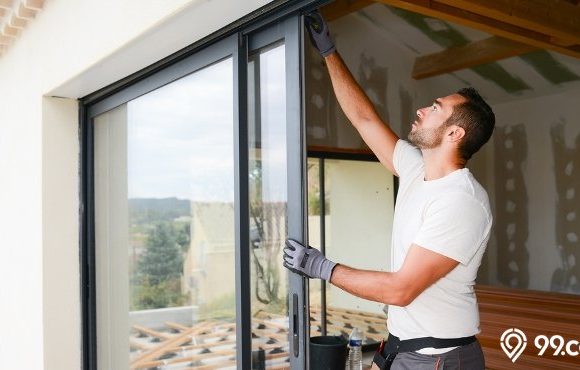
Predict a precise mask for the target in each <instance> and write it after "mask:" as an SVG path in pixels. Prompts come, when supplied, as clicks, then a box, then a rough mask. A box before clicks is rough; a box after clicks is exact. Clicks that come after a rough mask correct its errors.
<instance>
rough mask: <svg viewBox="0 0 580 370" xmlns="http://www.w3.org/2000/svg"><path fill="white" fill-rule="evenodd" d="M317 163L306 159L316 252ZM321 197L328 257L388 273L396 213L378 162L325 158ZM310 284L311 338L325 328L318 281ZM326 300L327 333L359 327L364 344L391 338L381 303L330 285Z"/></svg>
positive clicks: (390, 180)
mask: <svg viewBox="0 0 580 370" xmlns="http://www.w3.org/2000/svg"><path fill="white" fill-rule="evenodd" d="M314 161H316V162H314ZM317 162H318V160H312V159H310V160H309V161H308V164H309V166H308V167H309V176H308V181H309V185H308V190H309V192H308V204H309V207H308V221H309V223H308V228H309V237H310V239H309V241H310V244H311V245H312V246H313V247H317V248H318V247H320V245H316V243H317V242H319V240H320V239H321V237H320V235H321V234H320V232H321V230H320V225H321V221H322V220H321V217H322V215H321V213H322V212H320V207H319V205H320V200H319V199H320V198H321V196H320V195H319V191H320V187H319V180H318V178H319V177H318V176H319V175H318V171H319V170H318V168H319V167H318V163H317ZM314 163H316V165H314ZM311 165H312V167H311ZM322 197H323V198H324V199H325V206H324V208H325V212H324V213H325V215H324V224H325V232H324V239H325V245H326V255H327V256H328V258H330V259H331V260H333V261H336V262H343V263H346V264H348V265H350V266H353V267H356V268H360V269H368V270H377V271H387V269H388V266H389V261H390V251H391V228H392V223H393V213H394V193H393V176H392V175H391V174H390V173H389V172H388V171H387V170H386V169H385V168H384V167H383V166H382V165H381V164H380V163H378V162H363V161H351V160H328V159H325V160H324V195H323V196H322ZM369 256H372V258H369ZM310 286H311V292H310V312H311V333H310V334H311V336H316V335H320V333H321V324H322V322H321V320H322V318H321V316H322V315H321V313H322V311H321V310H322V307H321V300H320V289H317V288H316V284H315V283H314V284H313V283H311V284H310ZM326 300H327V302H326V305H327V306H326V324H327V334H328V335H342V336H348V335H350V332H351V331H352V329H353V328H354V327H358V328H359V329H361V330H362V331H363V332H364V334H365V342H364V343H365V344H370V343H374V342H376V341H380V340H381V338H385V337H386V336H387V329H386V315H385V313H384V311H383V305H382V304H380V303H377V302H371V301H366V300H364V299H361V298H357V297H355V296H353V295H351V294H349V293H346V292H344V291H343V290H341V289H339V288H337V287H335V286H333V285H330V284H326Z"/></svg>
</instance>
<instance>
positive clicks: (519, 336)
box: [500, 328, 527, 362]
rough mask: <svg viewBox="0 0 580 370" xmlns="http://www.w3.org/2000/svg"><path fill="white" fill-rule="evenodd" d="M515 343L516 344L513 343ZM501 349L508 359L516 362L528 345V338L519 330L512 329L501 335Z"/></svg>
mask: <svg viewBox="0 0 580 370" xmlns="http://www.w3.org/2000/svg"><path fill="white" fill-rule="evenodd" d="M513 342H515V343H513ZM500 345H501V349H502V350H503V351H504V352H505V354H506V355H507V357H508V358H509V359H510V360H512V362H516V360H517V359H518V357H520V355H521V354H522V352H523V351H524V349H525V348H526V345H527V338H526V335H525V334H524V332H523V331H521V330H520V329H517V328H510V329H508V330H506V331H504V332H503V334H502V335H501V342H500Z"/></svg>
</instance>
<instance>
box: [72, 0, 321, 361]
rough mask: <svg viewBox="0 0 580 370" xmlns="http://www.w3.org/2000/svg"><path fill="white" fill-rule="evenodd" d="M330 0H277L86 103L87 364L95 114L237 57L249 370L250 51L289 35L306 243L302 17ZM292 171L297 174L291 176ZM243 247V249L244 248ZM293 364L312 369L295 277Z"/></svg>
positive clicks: (297, 235)
mask: <svg viewBox="0 0 580 370" xmlns="http://www.w3.org/2000/svg"><path fill="white" fill-rule="evenodd" d="M324 2H326V1H316V0H301V1H274V2H273V3H271V4H269V5H267V6H265V7H264V8H261V9H260V10H258V11H256V12H254V13H252V14H250V15H248V16H246V17H244V18H242V19H241V20H239V21H237V22H236V23H234V24H232V25H229V26H226V27H225V28H224V29H222V30H220V31H218V32H216V33H215V34H212V35H210V36H208V37H207V38H205V39H203V40H200V41H199V42H197V43H195V44H193V45H191V46H189V47H187V48H184V49H183V50H181V51H179V52H177V53H175V54H173V55H171V56H168V57H167V58H165V59H163V60H161V61H159V62H157V63H155V64H153V65H151V66H149V67H147V68H145V69H144V70H142V71H139V72H137V73H135V74H133V75H131V76H128V77H127V78H125V79H123V80H121V81H118V82H116V83H114V84H112V85H110V86H107V87H105V88H103V89H101V90H99V91H97V92H94V93H92V94H90V95H88V96H86V97H84V98H82V99H81V100H80V105H79V106H80V108H79V122H80V128H79V132H80V135H79V140H80V147H81V152H80V160H81V168H80V180H81V184H80V189H81V194H80V198H81V199H80V210H79V216H80V220H81V222H80V224H81V225H80V230H79V232H80V270H81V271H80V274H81V300H82V302H81V307H82V350H81V351H82V369H83V370H97V338H96V332H97V324H96V317H97V312H96V302H95V300H96V289H95V286H96V275H95V224H94V222H95V213H94V211H95V204H94V163H93V161H94V145H93V139H94V133H93V119H94V118H95V117H96V116H98V115H100V114H102V113H104V112H107V111H109V110H111V109H113V108H115V107H117V106H120V105H122V104H125V103H126V102H128V101H130V100H132V99H135V98H137V97H139V96H141V95H144V94H146V93H148V92H150V91H153V90H155V89H157V88H159V87H161V86H164V85H166V84H168V83H171V82H173V81H175V80H177V79H179V78H181V77H184V76H186V75H188V74H191V73H193V72H195V71H197V70H200V69H202V68H204V67H206V66H208V65H211V64H213V63H216V62H219V61H221V60H223V59H225V58H228V57H232V58H233V64H234V97H233V98H234V115H235V116H234V145H235V147H234V156H235V158H234V164H235V171H236V173H235V181H236V182H235V204H236V207H235V209H236V211H235V225H236V239H235V240H236V324H237V325H236V327H237V333H236V334H237V335H236V342H237V343H236V346H237V348H238V349H241V350H239V351H237V355H236V357H237V358H236V359H237V368H238V369H250V368H251V355H252V353H251V307H250V299H249V295H245V296H244V295H243V294H241V292H242V287H249V286H250V285H249V281H250V259H249V253H248V251H249V249H248V248H249V235H248V233H249V216H248V214H249V212H248V209H249V204H248V136H247V134H248V133H247V127H248V125H247V57H248V52H250V51H252V50H254V49H256V48H258V47H260V46H263V45H264V43H266V44H267V43H270V42H272V41H276V39H277V40H279V39H281V38H284V39H285V44H286V91H287V101H286V105H287V148H288V149H287V151H288V153H287V158H288V172H289V176H288V236H289V237H291V238H294V239H296V240H300V241H304V242H306V236H307V232H306V230H307V229H306V228H307V225H306V222H307V214H306V212H307V209H306V207H305V196H306V179H307V178H306V148H305V130H304V109H303V107H304V102H303V99H304V97H303V95H304V94H303V90H302V84H303V81H304V79H303V74H304V70H303V69H304V68H303V65H304V63H303V51H302V45H303V23H302V22H303V21H302V16H301V13H304V12H306V11H308V10H310V9H312V8H314V7H317V6H320V5H321V4H322V3H324ZM290 174H292V175H290ZM244 251H245V253H244ZM288 281H289V292H288V299H289V310H290V312H289V316H290V328H289V329H290V338H289V339H290V364H291V368H292V369H307V367H308V365H307V363H308V342H309V339H308V338H309V310H308V307H309V306H308V281H307V280H305V279H304V278H302V277H301V276H299V275H297V274H293V273H290V274H289V280H288Z"/></svg>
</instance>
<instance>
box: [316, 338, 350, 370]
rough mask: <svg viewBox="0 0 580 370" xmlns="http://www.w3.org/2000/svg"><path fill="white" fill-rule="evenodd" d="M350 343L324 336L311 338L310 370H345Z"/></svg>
mask: <svg viewBox="0 0 580 370" xmlns="http://www.w3.org/2000/svg"><path fill="white" fill-rule="evenodd" d="M347 344H348V341H347V340H346V339H344V338H343V337H336V336H328V335H323V336H320V337H312V338H310V370H344V368H345V364H346V355H347V353H348V347H347Z"/></svg>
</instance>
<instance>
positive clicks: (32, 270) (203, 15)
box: [0, 0, 270, 370]
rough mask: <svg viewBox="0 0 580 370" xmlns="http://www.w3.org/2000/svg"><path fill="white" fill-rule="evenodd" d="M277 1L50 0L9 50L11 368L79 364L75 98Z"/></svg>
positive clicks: (5, 181)
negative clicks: (59, 97)
mask: <svg viewBox="0 0 580 370" xmlns="http://www.w3.org/2000/svg"><path fill="white" fill-rule="evenodd" d="M268 2H270V1H268V0H249V1H243V2H239V1H235V0H215V1H203V0H163V1H161V0H147V1H143V0H125V1H122V2H119V1H114V0H103V1H76V0H50V1H46V5H45V8H44V10H43V11H41V12H40V13H39V14H38V15H37V17H36V19H34V20H33V21H32V22H30V24H29V25H28V26H27V28H26V29H25V30H24V31H23V32H22V34H21V35H20V36H19V37H18V38H17V40H16V42H15V43H14V45H12V46H11V47H10V48H9V50H8V51H7V52H6V53H5V54H4V55H3V56H2V57H1V58H0V81H1V83H0V106H1V109H0V173H2V179H1V181H0V204H2V207H1V208H0V243H1V245H2V248H0V302H2V304H1V305H0V358H1V359H2V365H1V367H2V368H6V369H51V370H52V369H54V370H68V369H71V370H72V369H75V370H76V369H79V368H80V359H81V342H80V338H81V337H80V330H81V328H80V289H79V281H80V274H79V269H80V266H79V264H78V261H79V239H78V234H79V223H78V221H79V219H78V215H79V209H78V205H79V203H78V199H79V187H78V185H79V181H80V179H79V156H78V151H79V148H78V110H77V104H76V101H75V99H76V98H79V97H82V96H84V95H86V94H88V93H91V92H93V91H95V90H97V89H98V88H101V87H104V86H106V85H108V84H110V83H112V82H114V81H116V80H118V79H120V78H122V77H125V76H126V75H128V74H130V73H133V72H136V71H138V70H139V69H141V68H143V67H144V66H147V65H149V64H151V63H153V62H155V61H157V60H159V59H160V58H162V57H165V56H167V55H168V54H170V53H172V52H175V51H177V50H179V49H181V48H183V47H185V46H187V45H188V44H191V43H193V42H195V41H197V40H199V39H201V38H202V37H204V36H207V35H208V34H210V33H212V32H214V31H216V30H218V29H219V28H221V27H223V26H225V25H227V24H229V23H231V22H232V21H234V20H236V19H238V18H240V17H242V16H244V15H246V14H248V13H250V12H252V11H254V10H256V9H257V8H259V7H260V6H262V5H264V4H266V3H268ZM53 95H56V96H62V97H67V98H70V99H51V98H46V97H45V96H53Z"/></svg>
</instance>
